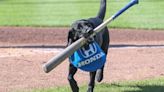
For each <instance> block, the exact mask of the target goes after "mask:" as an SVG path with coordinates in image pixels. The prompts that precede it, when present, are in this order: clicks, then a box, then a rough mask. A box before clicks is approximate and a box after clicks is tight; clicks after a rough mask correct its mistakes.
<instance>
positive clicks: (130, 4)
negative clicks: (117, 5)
mask: <svg viewBox="0 0 164 92" xmlns="http://www.w3.org/2000/svg"><path fill="white" fill-rule="evenodd" d="M138 2H139V1H138V0H131V1H130V2H129V4H127V5H126V6H125V7H124V8H122V9H121V10H119V11H118V12H117V13H116V14H115V15H113V16H112V19H113V20H114V19H115V18H117V17H118V16H119V15H120V14H122V13H123V12H124V11H126V10H127V9H128V8H130V7H131V6H133V5H135V4H138Z"/></svg>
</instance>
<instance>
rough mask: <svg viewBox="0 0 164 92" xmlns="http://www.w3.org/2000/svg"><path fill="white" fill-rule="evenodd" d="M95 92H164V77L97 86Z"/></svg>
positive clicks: (59, 90) (55, 91) (66, 91)
mask: <svg viewBox="0 0 164 92" xmlns="http://www.w3.org/2000/svg"><path fill="white" fill-rule="evenodd" d="M86 89H87V87H86V86H82V87H80V92H86ZM30 92H71V90H70V88H69V87H68V86H67V87H55V88H47V89H35V90H32V91H30ZM94 92H164V77H160V78H155V79H148V80H142V81H122V82H117V83H111V84H107V83H103V84H99V85H96V87H95V91H94Z"/></svg>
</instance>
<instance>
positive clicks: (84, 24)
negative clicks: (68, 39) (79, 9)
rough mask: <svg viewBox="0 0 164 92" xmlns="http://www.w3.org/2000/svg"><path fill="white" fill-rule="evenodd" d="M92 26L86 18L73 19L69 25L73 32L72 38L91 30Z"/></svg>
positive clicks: (79, 36)
mask: <svg viewBox="0 0 164 92" xmlns="http://www.w3.org/2000/svg"><path fill="white" fill-rule="evenodd" d="M93 29H94V26H93V24H92V23H91V22H89V21H87V20H78V21H75V22H74V23H73V24H72V26H71V31H72V34H73V36H74V37H73V38H74V40H77V39H79V38H81V37H83V36H84V34H86V33H89V32H88V31H90V30H93Z"/></svg>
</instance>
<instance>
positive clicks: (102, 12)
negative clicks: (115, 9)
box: [97, 0, 106, 20]
mask: <svg viewBox="0 0 164 92" xmlns="http://www.w3.org/2000/svg"><path fill="white" fill-rule="evenodd" d="M105 14H106V0H101V2H100V9H99V12H98V14H97V17H98V18H100V19H102V20H104V18H105Z"/></svg>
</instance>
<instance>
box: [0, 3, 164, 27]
mask: <svg viewBox="0 0 164 92" xmlns="http://www.w3.org/2000/svg"><path fill="white" fill-rule="evenodd" d="M107 1H108V6H107V13H106V19H107V18H108V17H110V16H111V15H113V14H114V13H116V12H117V11H118V10H119V9H121V8H122V7H123V6H125V5H126V4H127V3H128V2H129V1H130V0H107ZM89 6H92V7H89ZM98 9H99V0H89V1H88V0H64V1H63V0H0V26H55V27H58V26H70V24H71V23H72V22H73V21H75V20H77V19H81V18H89V17H92V16H95V15H96V14H97V11H98ZM163 15H164V1H163V0H140V3H139V5H136V6H134V7H132V8H131V9H129V10H128V11H127V12H126V13H124V14H122V15H121V16H120V17H119V18H118V19H116V20H115V21H114V22H112V23H111V24H110V27H112V28H145V29H164V26H163V24H164V17H163Z"/></svg>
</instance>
